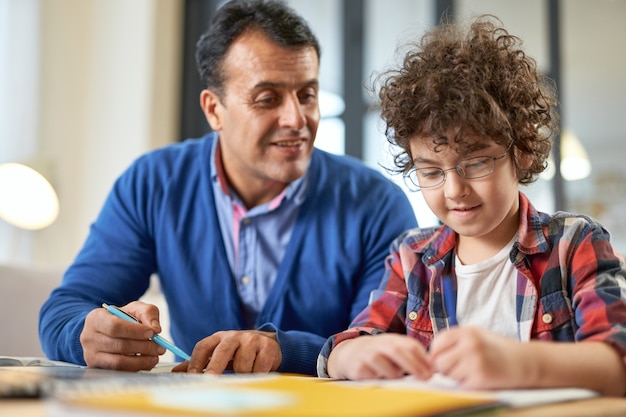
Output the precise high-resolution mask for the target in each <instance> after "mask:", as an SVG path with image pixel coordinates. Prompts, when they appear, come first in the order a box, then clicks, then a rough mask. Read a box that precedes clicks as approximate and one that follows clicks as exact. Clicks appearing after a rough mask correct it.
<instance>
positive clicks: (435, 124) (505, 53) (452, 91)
mask: <svg viewBox="0 0 626 417" xmlns="http://www.w3.org/2000/svg"><path fill="white" fill-rule="evenodd" d="M521 44H522V41H521V40H520V39H519V38H518V37H516V36H513V35H511V34H509V33H508V32H507V31H506V30H505V29H504V28H503V27H502V23H501V22H500V20H498V19H497V18H496V17H495V16H491V15H483V16H480V17H478V18H476V19H475V20H474V21H473V22H472V23H471V25H470V27H469V31H467V32H465V31H463V30H462V28H461V27H460V26H458V25H455V24H444V25H441V26H438V27H436V28H434V29H432V30H431V31H429V32H427V33H426V34H425V35H424V36H423V37H422V39H421V41H420V42H419V43H417V44H412V45H409V52H408V53H407V54H406V56H405V58H404V62H403V64H402V67H401V68H399V69H391V70H388V71H386V72H384V73H382V74H380V75H379V76H378V77H377V78H376V79H375V83H376V82H378V83H379V84H380V89H379V93H378V97H379V99H380V105H381V116H382V118H383V120H384V121H385V123H386V128H385V135H386V136H387V140H388V141H389V142H390V143H391V144H392V145H395V146H397V147H399V149H398V152H396V153H395V155H394V165H395V166H396V168H395V169H394V171H395V172H399V173H403V174H404V175H406V174H408V173H409V172H410V171H411V170H412V169H413V162H412V161H413V159H414V155H412V154H411V149H410V146H409V144H410V142H411V140H412V139H415V138H416V137H417V136H419V137H431V138H432V141H433V146H434V149H435V150H437V149H440V148H441V147H445V146H448V145H451V144H449V143H448V138H447V134H449V133H450V132H456V135H455V137H454V142H455V143H454V146H455V147H456V148H457V150H458V149H469V148H467V146H468V144H467V142H465V140H464V138H466V137H467V135H479V136H485V137H490V138H492V139H493V140H494V141H495V142H496V143H498V144H502V145H504V146H507V145H509V143H510V142H511V141H512V142H513V143H512V147H511V149H512V150H513V151H515V152H513V151H512V152H511V155H513V154H519V153H520V152H521V153H524V154H527V155H530V156H531V158H532V164H531V165H530V167H529V168H528V169H521V168H520V167H519V166H518V165H517V164H516V165H515V166H516V170H517V176H518V179H519V182H520V184H529V183H531V182H533V181H534V180H535V179H536V177H537V175H538V174H539V173H541V172H542V171H543V170H544V169H545V168H546V165H547V163H546V160H547V158H548V155H549V153H550V149H551V138H552V135H553V134H554V133H555V132H556V130H557V128H558V114H557V113H556V110H555V106H556V102H557V100H556V88H555V86H554V83H553V82H552V81H551V80H549V79H548V78H547V77H545V76H543V75H542V74H541V73H540V72H539V71H538V70H537V65H536V62H535V60H534V59H532V58H531V57H529V56H528V55H526V54H525V53H524V51H523V50H522V48H521ZM374 88H375V87H374ZM463 147H465V148H463ZM512 160H513V162H514V163H516V159H515V158H513V157H512Z"/></svg>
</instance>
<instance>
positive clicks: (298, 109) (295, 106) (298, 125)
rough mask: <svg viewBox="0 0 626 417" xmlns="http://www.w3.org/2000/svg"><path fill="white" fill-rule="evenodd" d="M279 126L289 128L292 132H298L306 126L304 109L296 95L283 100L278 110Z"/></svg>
mask: <svg viewBox="0 0 626 417" xmlns="http://www.w3.org/2000/svg"><path fill="white" fill-rule="evenodd" d="M280 112H281V114H280V125H281V127H289V128H291V129H294V130H300V129H302V128H303V127H304V125H305V124H306V117H305V115H304V109H303V108H302V104H301V103H300V100H299V98H298V96H297V95H289V96H288V97H286V98H285V101H284V102H283V105H282V106H281V109H280Z"/></svg>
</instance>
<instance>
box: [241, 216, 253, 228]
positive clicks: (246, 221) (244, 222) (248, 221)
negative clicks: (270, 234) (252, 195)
mask: <svg viewBox="0 0 626 417" xmlns="http://www.w3.org/2000/svg"><path fill="white" fill-rule="evenodd" d="M251 221H252V220H250V217H244V218H243V219H242V220H241V222H242V223H243V224H244V226H247V225H249V224H250V222H251Z"/></svg>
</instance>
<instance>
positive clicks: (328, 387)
mask: <svg viewBox="0 0 626 417" xmlns="http://www.w3.org/2000/svg"><path fill="white" fill-rule="evenodd" d="M199 377H200V378H180V379H177V378H176V377H175V376H174V377H173V378H172V379H171V380H170V381H168V378H163V377H158V378H156V379H153V380H152V381H153V382H154V384H150V383H148V384H144V385H142V386H129V385H127V384H122V385H120V386H119V389H115V382H113V381H109V382H112V383H110V384H108V387H107V386H105V385H103V384H102V381H98V383H99V386H100V387H101V388H102V389H98V388H97V387H96V386H95V385H92V386H91V387H90V388H87V389H84V388H85V386H83V387H82V388H83V389H78V390H67V391H65V392H63V393H61V394H60V395H58V396H57V399H56V401H55V403H54V404H53V409H54V410H55V411H56V413H57V414H58V415H72V414H73V415H81V416H83V415H84V416H88V415H94V414H101V413H103V412H125V413H126V414H128V415H132V413H137V415H141V414H149V415H170V416H171V415H175V416H179V417H183V416H190V417H191V416H220V417H221V416H233V415H237V416H257V417H265V416H267V417H270V416H271V417H281V416H301V417H320V416H324V417H333V416H337V417H351V416H355V417H368V416H372V417H374V416H376V417H378V416H387V417H394V416H398V417H419V416H443V415H461V414H459V413H465V412H474V411H476V410H481V409H489V408H495V407H499V406H502V403H501V402H499V401H498V400H497V399H495V397H494V396H492V395H485V394H476V393H465V392H462V391H446V390H436V389H423V390H416V389H406V388H391V387H381V386H376V385H375V384H368V383H365V384H358V383H343V382H340V381H331V380H324V379H318V378H313V377H304V376H293V375H281V374H270V375H265V376H248V377H242V376H236V375H233V376H230V375H224V376H220V377H210V376H203V375H200V376H199ZM144 382H145V381H144Z"/></svg>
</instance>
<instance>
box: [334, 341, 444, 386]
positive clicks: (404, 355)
mask: <svg viewBox="0 0 626 417" xmlns="http://www.w3.org/2000/svg"><path fill="white" fill-rule="evenodd" d="M432 374H433V372H432V369H431V366H430V363H429V359H428V357H427V354H426V350H425V349H424V347H423V346H422V344H421V343H420V342H418V341H417V340H416V339H413V338H410V337H408V336H406V335H399V334H391V333H387V334H378V335H375V336H359V337H356V338H354V339H350V340H345V341H343V342H341V343H340V344H338V345H337V346H336V347H335V348H334V349H333V350H332V352H331V353H330V356H329V357H328V375H329V376H331V377H332V378H338V379H371V378H385V379H391V378H401V377H403V376H405V375H414V376H415V377H417V378H419V379H428V378H430V377H431V376H432Z"/></svg>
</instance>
